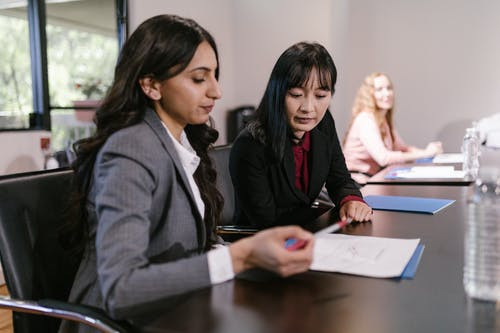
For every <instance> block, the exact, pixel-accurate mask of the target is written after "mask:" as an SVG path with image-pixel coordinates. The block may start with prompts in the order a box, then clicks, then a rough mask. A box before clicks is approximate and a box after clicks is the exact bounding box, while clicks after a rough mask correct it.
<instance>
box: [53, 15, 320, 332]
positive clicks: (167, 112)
mask: <svg viewBox="0 0 500 333" xmlns="http://www.w3.org/2000/svg"><path fill="white" fill-rule="evenodd" d="M218 73H219V62H218V56H217V48H216V45H215V42H214V40H213V38H212V37H211V36H210V34H209V33H208V32H207V31H206V30H204V29H203V28H202V27H200V26H199V25H198V24H197V23H195V22H194V21H192V20H189V19H184V18H181V17H178V16H171V15H161V16H156V17H152V18H150V19H148V20H146V21H145V22H144V23H142V24H141V25H140V26H139V27H138V28H137V30H136V31H135V32H134V33H133V34H132V35H131V36H130V38H129V39H128V40H127V42H126V43H125V45H124V47H123V50H122V51H121V54H120V57H119V60H118V64H117V66H116V70H115V79H114V83H113V85H112V87H111V88H110V91H109V93H108V95H107V97H106V98H105V100H104V102H103V103H102V106H101V107H100V108H99V110H98V111H97V113H96V124H97V132H96V133H95V135H94V136H92V137H90V138H88V139H84V140H82V141H80V142H78V143H77V144H76V153H77V160H76V163H75V165H74V169H75V181H76V183H75V185H76V190H75V193H74V194H75V195H74V199H73V201H74V202H73V204H74V205H73V206H72V207H74V214H73V215H74V216H75V218H74V219H73V221H74V222H75V223H74V224H73V225H72V228H71V230H72V231H73V233H72V234H73V235H74V236H73V237H71V238H69V240H70V241H71V243H72V245H73V247H74V248H75V249H77V250H78V249H80V250H81V252H82V254H83V258H82V261H81V265H80V268H79V270H78V273H77V275H76V279H75V282H74V285H73V288H72V291H71V295H70V301H71V302H75V303H81V304H88V305H92V306H96V307H100V308H102V309H104V310H105V311H107V312H108V313H109V314H110V315H111V316H112V317H114V318H118V319H127V318H130V317H131V316H135V315H137V314H138V313H139V312H140V308H141V307H143V306H145V305H147V304H156V302H158V301H160V300H163V299H166V298H170V297H173V296H182V295H183V294H184V293H186V292H189V291H192V290H195V289H199V288H203V287H207V286H210V285H211V284H214V283H219V282H223V281H226V280H228V279H231V278H232V277H233V276H234V274H236V273H239V272H241V271H243V270H245V269H248V268H252V267H262V268H266V269H269V270H273V271H275V272H277V273H279V274H280V275H283V276H287V275H290V274H294V273H298V272H302V271H305V270H307V269H308V267H309V265H310V262H311V260H312V246H313V245H312V244H313V241H312V235H311V234H310V233H308V232H306V231H304V230H302V229H300V228H275V229H272V230H269V231H266V232H261V233H258V234H256V235H255V236H253V237H249V238H245V239H243V240H240V241H238V242H235V243H233V244H231V245H230V246H217V247H216V246H215V245H217V243H218V242H219V239H218V238H217V237H216V236H215V233H214V230H215V226H216V224H217V222H218V219H219V215H220V212H221V208H222V205H223V199H222V197H221V195H220V193H219V192H218V191H217V189H216V187H215V178H216V173H215V171H214V169H213V167H212V163H211V161H210V159H209V157H208V155H207V150H208V149H209V148H210V147H211V145H212V144H213V143H214V142H215V140H216V139H217V135H218V134H217V132H216V131H215V130H214V129H212V128H211V127H210V126H209V125H207V122H208V121H209V114H210V112H211V111H212V108H213V107H214V104H215V101H216V100H217V99H219V98H220V97H221V91H220V89H219V85H218V82H217V78H218ZM289 238H299V239H304V240H305V241H306V246H305V247H304V248H302V249H299V250H297V251H288V250H286V249H285V248H284V243H285V240H287V239H289ZM158 304H161V303H158ZM84 329H85V328H84V327H76V326H73V327H71V324H69V323H68V322H65V323H63V326H62V328H61V331H64V332H67V331H71V330H84Z"/></svg>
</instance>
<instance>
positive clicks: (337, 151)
mask: <svg viewBox="0 0 500 333" xmlns="http://www.w3.org/2000/svg"><path fill="white" fill-rule="evenodd" d="M309 170H310V171H309V172H310V175H309V190H308V193H304V192H302V191H300V190H299V189H297V188H296V187H295V185H294V184H295V164H294V156H293V151H292V144H291V142H290V141H287V144H286V147H285V155H284V157H283V160H282V161H281V162H274V161H273V160H272V158H271V155H270V151H269V150H268V149H267V147H266V146H264V145H263V144H262V143H260V142H258V141H257V140H255V139H254V138H253V137H252V135H251V134H250V133H249V132H248V131H247V130H244V131H243V132H242V133H241V134H240V135H239V136H238V138H237V139H236V141H235V142H234V144H233V147H232V149H231V155H230V158H229V171H230V173H231V179H232V181H233V186H234V190H235V197H236V198H235V199H236V207H235V216H234V223H235V224H237V225H251V226H256V227H260V228H264V227H270V226H274V225H283V224H295V223H300V222H308V221H297V216H300V215H301V214H300V212H301V211H303V210H304V208H306V207H310V206H311V204H312V202H313V201H314V200H315V199H316V198H317V197H318V194H319V193H320V191H321V189H322V188H323V185H325V183H326V188H327V190H328V194H329V196H330V198H331V199H332V201H333V202H334V204H335V205H336V206H338V204H339V203H340V201H341V200H342V199H343V198H344V197H346V196H347V195H357V196H359V197H362V195H361V192H360V191H359V189H358V187H357V186H356V184H355V182H354V181H353V180H352V178H351V176H350V174H349V172H348V171H347V167H346V165H345V160H344V155H343V153H342V149H341V147H340V144H339V140H338V137H337V132H336V130H335V123H334V121H333V118H332V116H331V114H330V112H328V111H327V112H326V114H325V116H324V118H323V120H322V121H321V122H320V123H319V124H318V126H316V127H315V128H314V129H313V130H312V131H311V149H310V151H309Z"/></svg>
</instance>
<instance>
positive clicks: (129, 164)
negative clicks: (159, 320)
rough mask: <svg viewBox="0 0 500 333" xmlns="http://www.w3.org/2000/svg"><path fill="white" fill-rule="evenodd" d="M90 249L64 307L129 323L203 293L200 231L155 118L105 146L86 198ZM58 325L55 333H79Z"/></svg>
mask: <svg viewBox="0 0 500 333" xmlns="http://www.w3.org/2000/svg"><path fill="white" fill-rule="evenodd" d="M88 212H89V229H90V239H91V241H90V242H89V244H88V245H87V248H86V250H85V254H84V258H83V261H82V263H81V265H80V268H79V270H78V273H77V275H76V279H75V282H74V285H73V288H72V290H71V294H70V298H69V301H71V302H75V303H80V304H88V305H92V306H97V307H100V308H102V309H104V310H106V311H107V312H108V313H109V314H110V315H111V316H112V317H114V318H116V319H130V318H133V317H134V316H136V315H139V314H140V313H141V309H142V311H144V309H145V308H148V307H149V306H148V305H151V304H154V303H156V302H159V301H160V300H165V299H166V298H170V297H172V296H177V295H181V294H183V293H186V292H188V291H192V290H195V289H199V288H203V287H207V286H209V285H210V276H209V271H208V261H207V256H206V254H202V253H201V250H200V249H203V247H204V245H205V243H206V239H205V226H204V223H203V219H202V217H201V216H200V214H199V211H198V209H197V207H196V204H195V200H194V196H193V193H192V192H191V189H190V187H189V184H188V180H187V178H186V174H185V172H184V169H183V168H182V165H181V162H180V159H179V157H178V155H177V152H176V150H175V148H174V145H173V142H172V141H171V139H170V137H169V136H168V134H167V133H166V131H165V128H164V127H163V125H162V123H161V121H160V119H159V117H158V116H157V114H156V113H155V112H154V111H153V110H151V109H150V110H147V112H146V114H145V117H144V120H143V121H142V122H140V123H139V124H137V125H134V126H132V127H129V128H125V129H122V130H120V131H118V132H116V133H114V134H113V135H111V137H110V138H109V139H108V140H107V142H106V143H105V144H104V146H103V147H102V148H101V150H100V151H99V154H98V156H97V159H96V162H95V166H94V173H93V181H92V185H91V189H90V193H89V198H88ZM85 330H87V328H84V327H76V326H73V327H71V324H69V323H68V322H65V323H64V324H63V326H62V327H61V331H64V332H67V331H80V332H81V331H85Z"/></svg>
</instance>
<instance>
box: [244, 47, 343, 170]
mask: <svg viewBox="0 0 500 333" xmlns="http://www.w3.org/2000/svg"><path fill="white" fill-rule="evenodd" d="M313 70H316V71H317V73H318V78H319V83H320V86H321V88H324V89H326V90H330V91H331V92H332V95H333V93H334V92H335V83H336V81H337V69H336V68H335V64H334V63H333V59H332V57H331V56H330V54H329V53H328V51H327V50H326V49H325V48H324V47H323V46H322V45H320V44H318V43H308V42H300V43H297V44H294V45H292V46H290V47H289V48H288V49H286V50H285V52H283V53H282V54H281V56H280V57H279V58H278V61H277V62H276V64H275V65H274V68H273V70H272V72H271V77H270V78H269V82H268V83H267V87H266V90H265V92H264V96H263V97H262V100H261V102H260V104H259V106H258V108H257V119H256V121H254V122H252V123H250V124H249V126H248V130H249V131H250V133H251V134H252V136H253V137H254V138H255V139H256V140H258V141H260V142H261V143H262V144H266V145H268V146H269V149H270V152H271V155H272V156H273V157H274V158H275V159H276V161H281V160H282V159H283V155H284V150H285V143H286V140H287V137H288V136H289V135H290V133H289V132H290V129H289V127H288V124H287V118H286V112H285V97H286V94H287V92H288V90H289V89H291V88H295V87H302V86H304V85H305V84H307V80H308V79H309V76H310V74H311V71H313Z"/></svg>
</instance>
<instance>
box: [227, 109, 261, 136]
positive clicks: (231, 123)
mask: <svg viewBox="0 0 500 333" xmlns="http://www.w3.org/2000/svg"><path fill="white" fill-rule="evenodd" d="M254 117H255V107H254V106H253V105H243V106H240V107H237V108H235V109H233V110H230V111H229V112H228V116H227V143H228V144H230V143H232V142H233V141H234V139H236V137H237V136H238V134H239V133H240V132H241V130H243V129H244V128H245V126H246V125H247V124H248V123H249V122H250V121H251V120H252V119H254Z"/></svg>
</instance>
